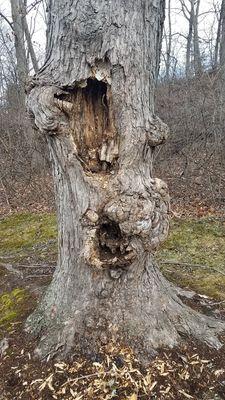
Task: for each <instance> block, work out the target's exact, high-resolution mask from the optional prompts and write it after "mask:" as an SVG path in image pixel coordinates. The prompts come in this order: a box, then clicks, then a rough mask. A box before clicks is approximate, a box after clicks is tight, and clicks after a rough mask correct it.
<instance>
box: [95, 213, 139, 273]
mask: <svg viewBox="0 0 225 400" xmlns="http://www.w3.org/2000/svg"><path fill="white" fill-rule="evenodd" d="M97 238H98V243H99V250H100V252H99V253H100V259H101V261H103V262H105V263H106V265H107V266H108V267H112V268H113V267H122V268H125V267H126V266H128V265H130V264H131V258H129V257H127V256H128V254H129V251H127V246H128V243H129V241H128V240H127V238H126V237H124V236H123V235H122V233H121V230H120V227H119V225H118V224H117V223H116V222H114V221H111V220H110V219H108V218H105V219H103V220H102V222H101V224H100V227H99V229H98V231H97Z"/></svg>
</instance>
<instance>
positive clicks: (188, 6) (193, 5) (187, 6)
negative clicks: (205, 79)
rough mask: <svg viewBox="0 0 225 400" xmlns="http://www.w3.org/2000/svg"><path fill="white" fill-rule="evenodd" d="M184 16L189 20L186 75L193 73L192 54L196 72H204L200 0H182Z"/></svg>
mask: <svg viewBox="0 0 225 400" xmlns="http://www.w3.org/2000/svg"><path fill="white" fill-rule="evenodd" d="M180 4H181V9H182V13H183V16H184V17H185V19H186V20H187V22H188V35H187V44H186V65H185V71H186V77H187V78H188V77H190V76H191V74H192V56H193V65H194V73H195V75H198V74H200V73H201V72H202V61H201V54H200V46H199V34H198V19H199V7H200V0H180Z"/></svg>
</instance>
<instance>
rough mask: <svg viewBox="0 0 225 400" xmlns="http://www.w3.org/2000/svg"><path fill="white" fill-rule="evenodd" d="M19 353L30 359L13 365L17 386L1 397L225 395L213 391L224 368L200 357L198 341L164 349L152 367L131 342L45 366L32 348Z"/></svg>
mask: <svg viewBox="0 0 225 400" xmlns="http://www.w3.org/2000/svg"><path fill="white" fill-rule="evenodd" d="M21 356H22V357H23V360H25V359H26V362H25V363H24V364H21V361H20V362H19V363H18V366H12V367H11V370H12V371H13V374H14V376H16V377H17V379H18V382H19V384H18V385H17V386H18V388H17V391H15V390H14V391H13V396H14V397H10V395H9V394H7V396H8V397H5V398H4V397H3V399H7V400H10V399H11V398H13V399H15V398H16V399H18V400H19V399H39V400H41V399H44V400H45V399H56V400H62V399H64V400H89V399H93V400H95V399H96V400H110V399H112V400H139V399H140V400H141V399H145V400H150V399H157V400H164V399H174V400H179V399H181V400H182V399H184V400H185V399H195V400H199V399H203V398H204V399H214V398H217V399H223V398H224V397H214V395H215V393H217V391H218V389H219V392H221V391H224V392H225V369H223V368H217V367H216V364H215V365H214V361H213V359H212V357H209V359H206V358H205V357H201V356H200V355H199V353H198V349H197V348H196V347H195V348H194V347H193V348H192V350H191V351H190V348H189V349H187V351H182V350H181V349H180V350H179V349H177V351H173V352H172V351H171V352H169V351H165V352H162V353H161V354H160V355H158V356H157V357H156V358H155V359H154V360H153V361H152V362H151V363H150V364H149V366H148V367H143V366H141V364H140V363H139V362H138V360H137V359H136V357H135V355H134V354H133V352H132V351H131V349H130V348H128V347H119V346H118V344H116V343H111V344H109V345H107V346H105V347H104V348H102V351H101V352H100V353H99V354H98V355H96V359H95V360H94V361H93V360H92V361H91V360H90V359H89V360H88V359H85V358H79V357H77V359H76V361H73V362H72V363H66V362H60V361H58V362H54V363H52V364H51V366H50V367H49V364H48V368H46V367H45V369H42V370H41V368H40V370H38V368H37V367H36V368H35V369H34V366H33V367H31V364H30V363H32V359H30V358H31V357H30V353H29V357H28V356H27V355H26V352H25V351H24V350H22V351H21ZM18 358H19V357H17V359H18ZM42 366H43V364H42ZM45 366H46V365H45ZM32 368H33V369H32ZM3 393H5V392H3ZM8 393H10V392H8ZM203 394H206V397H202V396H203ZM207 395H208V396H209V397H207ZM210 396H211V397H210Z"/></svg>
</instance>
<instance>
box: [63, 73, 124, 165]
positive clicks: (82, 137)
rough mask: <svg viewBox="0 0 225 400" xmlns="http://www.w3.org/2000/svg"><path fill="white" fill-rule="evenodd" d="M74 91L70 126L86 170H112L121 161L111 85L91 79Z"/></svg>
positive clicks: (72, 92) (71, 95)
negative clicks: (117, 161) (113, 113)
mask: <svg viewBox="0 0 225 400" xmlns="http://www.w3.org/2000/svg"><path fill="white" fill-rule="evenodd" d="M81 86H84V87H79V86H77V87H76V88H75V89H73V90H72V91H71V94H70V101H71V102H72V105H73V106H72V111H71V112H70V114H69V118H70V127H71V131H72V135H73V137H74V141H75V143H76V146H77V152H78V156H79V157H80V159H81V160H82V161H83V165H84V167H85V169H86V170H88V171H91V172H99V171H108V172H109V171H110V170H112V168H113V167H115V165H116V160H117V158H118V135H117V132H116V129H115V126H114V120H113V115H112V107H111V93H110V86H109V85H108V84H107V83H105V82H103V81H98V80H97V79H92V78H89V79H87V81H86V82H85V83H82V84H81Z"/></svg>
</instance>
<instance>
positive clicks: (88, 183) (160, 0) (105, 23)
mask: <svg viewBox="0 0 225 400" xmlns="http://www.w3.org/2000/svg"><path fill="white" fill-rule="evenodd" d="M163 19H164V0H130V1H123V0H108V1H102V0H95V1H92V2H91V3H90V1H89V0H83V1H80V2H77V1H75V0H74V1H64V2H63V3H62V2H61V1H60V0H52V1H51V2H50V4H49V23H48V45H47V58H46V63H45V65H44V67H43V68H42V69H41V71H40V72H39V73H38V74H37V75H36V77H35V79H34V80H33V81H32V84H31V89H30V94H29V105H30V109H31V111H32V113H33V115H34V117H35V122H36V125H37V126H38V128H39V129H40V130H41V131H42V132H43V133H45V134H46V135H47V137H48V143H49V148H50V152H51V157H52V163H53V175H54V182H55V190H56V203H57V207H58V227H59V259H58V267H57V269H56V272H55V274H54V277H53V281H52V283H51V285H50V286H49V288H48V290H47V292H46V294H45V296H44V298H43V299H42V301H41V303H40V305H39V306H38V308H37V310H36V311H35V312H34V313H33V314H32V315H31V317H30V318H29V319H28V321H27V330H29V331H31V332H36V333H39V334H40V335H41V339H40V345H39V348H38V351H39V354H41V355H42V356H46V355H49V354H50V355H54V354H56V353H58V352H62V353H64V354H65V353H68V352H70V351H71V349H72V348H73V346H74V342H76V343H79V345H80V346H81V348H83V349H86V351H87V350H88V349H90V348H91V349H92V350H93V346H94V348H96V347H98V346H99V345H101V344H102V343H105V342H106V341H107V340H109V339H110V337H111V336H112V334H113V335H115V336H116V337H117V338H118V340H119V339H120V340H125V341H126V342H127V343H130V344H132V346H133V347H134V348H135V349H136V351H138V352H139V353H141V352H147V353H149V352H152V350H153V349H157V348H158V347H160V346H167V345H168V346H173V345H175V344H176V343H178V342H179V340H180V338H181V336H182V335H185V334H186V335H193V336H195V337H197V338H199V339H202V340H205V341H206V342H207V343H209V344H211V345H214V346H217V347H219V346H220V342H219V340H218V339H217V338H216V334H217V333H218V332H220V331H222V329H223V328H224V325H223V324H222V323H220V322H219V321H216V320H213V319H209V318H206V317H205V316H202V315H200V314H198V313H197V312H195V311H193V310H191V309H190V308H188V307H186V306H185V305H184V304H182V302H181V301H180V299H179V298H178V297H177V294H176V293H177V291H176V290H174V288H173V287H172V286H171V285H170V284H169V282H167V281H166V280H165V279H164V277H163V276H162V275H161V273H160V272H159V270H158V269H157V266H156V265H155V262H154V260H153V255H152V254H153V252H154V249H155V248H156V247H157V246H158V244H159V243H160V242H161V241H163V240H164V239H165V238H166V236H167V232H168V218H169V217H168V211H169V195H168V191H167V186H166V184H165V183H164V182H163V181H161V180H159V179H157V178H153V176H152V171H151V163H152V152H153V150H154V148H155V146H158V145H160V144H161V143H162V142H163V141H164V140H165V138H166V136H167V127H166V126H165V124H163V123H162V122H161V121H160V119H159V118H157V117H156V116H155V114H154V82H155V76H156V73H157V72H156V71H157V69H158V60H159V53H160V43H161V33H162V22H163Z"/></svg>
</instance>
